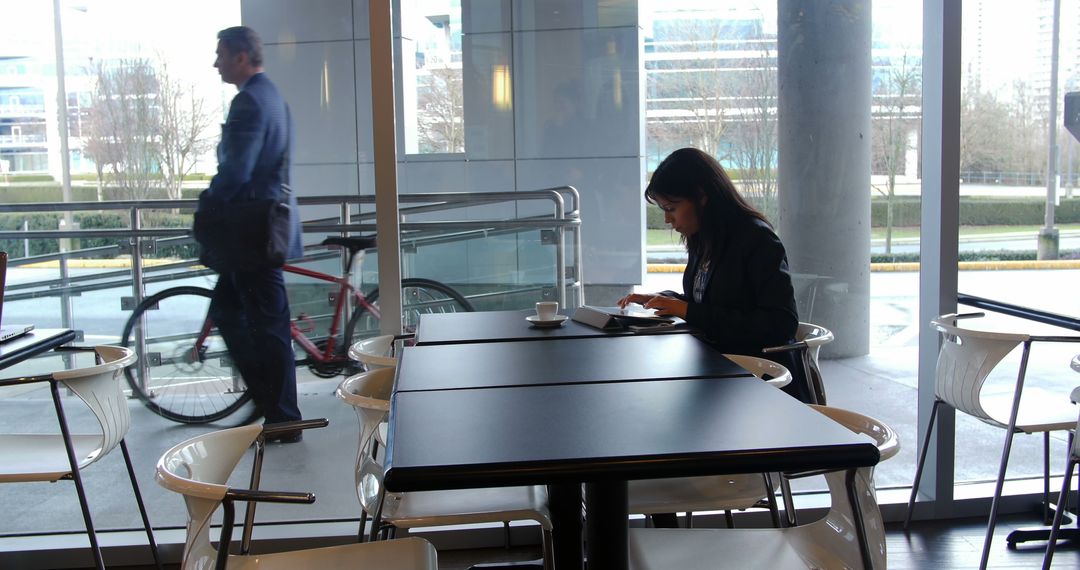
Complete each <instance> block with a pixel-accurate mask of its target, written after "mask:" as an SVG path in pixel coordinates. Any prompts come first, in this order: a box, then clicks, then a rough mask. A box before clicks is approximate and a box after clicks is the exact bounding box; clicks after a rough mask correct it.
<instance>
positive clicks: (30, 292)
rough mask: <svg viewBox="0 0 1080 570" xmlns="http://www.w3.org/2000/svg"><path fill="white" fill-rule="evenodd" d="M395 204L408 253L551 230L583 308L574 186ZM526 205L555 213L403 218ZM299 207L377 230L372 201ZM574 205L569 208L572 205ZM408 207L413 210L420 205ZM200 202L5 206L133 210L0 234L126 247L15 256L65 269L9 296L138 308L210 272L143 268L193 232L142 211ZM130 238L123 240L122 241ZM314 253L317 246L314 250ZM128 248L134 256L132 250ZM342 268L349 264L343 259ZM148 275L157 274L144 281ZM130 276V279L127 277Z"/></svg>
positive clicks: (312, 226)
mask: <svg viewBox="0 0 1080 570" xmlns="http://www.w3.org/2000/svg"><path fill="white" fill-rule="evenodd" d="M398 201H399V203H401V204H406V206H404V207H402V208H401V209H400V215H401V216H402V218H403V222H402V223H401V224H400V228H401V243H402V245H403V246H405V247H410V248H415V247H421V246H424V245H433V244H439V243H447V242H453V241H460V240H465V239H476V238H478V237H486V236H490V235H498V234H504V233H515V232H521V231H531V230H537V229H551V230H553V231H554V236H555V237H554V245H555V246H556V259H555V271H556V274H555V284H556V286H557V295H558V299H559V301H560V302H561V303H562V304H563V305H564V306H566V303H567V297H566V295H567V291H568V290H569V289H573V290H575V291H576V297H577V298H576V302H577V304H579V305H580V304H583V303H584V288H583V286H582V282H581V260H582V245H581V229H580V226H581V217H580V212H579V211H578V208H579V205H580V196H579V194H578V192H577V190H576V189H574V188H573V187H570V186H562V187H556V188H546V189H540V190H530V191H522V192H440V193H417V194H402V195H399V197H398ZM521 201H547V202H550V203H551V204H552V213H551V214H550V215H544V216H534V217H530V218H524V219H516V220H490V221H471V220H470V221H420V222H408V221H404V220H405V219H406V217H408V216H412V215H417V214H431V213H433V212H440V211H449V210H455V209H461V208H467V207H472V206H479V205H489V204H496V203H504V202H521ZM298 203H299V204H300V205H301V206H318V205H336V206H339V212H340V213H339V216H338V218H337V219H333V218H330V219H327V218H323V219H319V220H309V221H305V222H304V223H303V231H304V233H307V234H310V233H319V234H326V233H341V234H350V233H351V234H355V233H362V232H374V231H375V230H376V228H375V224H374V217H375V214H374V213H373V212H363V213H357V212H356V211H354V210H355V206H360V205H372V206H373V205H374V203H375V197H374V196H358V195H336V196H312V197H300V198H298ZM567 203H569V207H567ZM409 204H416V205H415V206H413V205H409ZM197 205H198V200H193V199H186V200H117V201H109V202H66V203H59V202H42V203H18V204H0V213H19V212H35V213H37V212H78V211H103V210H112V211H117V210H126V211H128V212H129V227H128V228H121V229H97V230H83V229H71V230H25V231H0V239H17V240H27V239H63V238H76V239H77V238H112V239H116V240H118V241H121V242H122V243H124V244H125V245H124V246H104V247H94V248H87V249H80V250H72V251H67V252H59V253H51V254H45V255H38V256H32V257H23V258H13V259H10V260H9V266H12V267H15V266H20V265H26V264H30V263H38V262H42V261H59V262H60V265H61V278H60V279H55V280H50V281H48V282H37V283H32V284H19V285H14V284H13V285H10V286H9V287H8V288H7V289H8V292H7V293H8V294H7V295H6V297H7V298H8V300H9V301H15V300H19V299H27V298H34V297H45V296H60V297H62V299H63V302H64V305H65V306H68V305H69V303H70V297H71V296H73V295H78V294H79V293H82V292H85V291H94V290H101V289H109V288H115V287H118V286H123V285H124V283H125V282H128V281H129V279H130V284H131V287H132V292H133V297H134V299H133V303H135V304H137V303H139V302H141V301H142V299H143V298H144V297H145V290H144V284H145V283H153V282H156V281H164V280H168V279H173V278H179V277H184V278H186V277H192V276H198V275H203V274H209V273H211V272H210V271H209V270H206V269H205V268H202V267H201V266H199V264H198V262H197V260H182V261H177V262H174V263H168V264H163V265H159V266H146V265H145V264H144V262H143V245H144V244H145V243H152V244H154V245H156V246H164V245H184V244H187V243H191V241H192V238H191V236H190V234H189V229H188V228H144V227H141V218H142V216H141V215H140V214H141V212H144V211H150V210H194V209H195V207H196V206H197ZM568 231H569V232H572V239H573V241H572V242H571V243H572V245H573V247H572V249H571V250H570V253H571V256H572V259H571V260H570V263H569V265H568V264H567V257H566V254H567V249H566V243H567V242H566V232H568ZM125 240H126V242H125ZM316 247H317V246H316ZM129 248H130V250H129ZM307 249H308V250H309V251H306V252H305V257H304V260H312V259H319V258H326V257H333V256H336V255H338V253H336V252H335V253H329V252H326V251H325V250H321V253H320V252H318V251H313V250H314V249H315V248H314V247H308V248H307ZM126 252H129V253H130V254H131V257H132V264H131V268H130V269H119V270H115V271H107V272H104V273H97V274H94V275H91V276H70V275H68V272H67V265H68V261H69V260H71V259H76V258H85V257H100V256H102V255H118V254H121V253H126ZM343 264H344V261H343ZM147 273H153V274H154V275H150V276H146V274H147ZM129 276H130V278H129ZM485 296H486V295H485ZM69 320H70V313H69V312H68V311H64V324H65V326H68V325H70V322H69Z"/></svg>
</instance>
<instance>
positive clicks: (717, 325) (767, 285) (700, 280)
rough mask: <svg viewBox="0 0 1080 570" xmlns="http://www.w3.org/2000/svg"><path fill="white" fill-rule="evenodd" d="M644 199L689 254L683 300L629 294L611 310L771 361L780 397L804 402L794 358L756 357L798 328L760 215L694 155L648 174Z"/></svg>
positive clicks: (774, 242) (715, 165)
mask: <svg viewBox="0 0 1080 570" xmlns="http://www.w3.org/2000/svg"><path fill="white" fill-rule="evenodd" d="M645 199H646V200H647V201H649V202H650V203H653V204H656V205H657V206H659V207H660V209H661V210H663V211H664V221H665V222H667V223H668V224H670V225H671V227H672V229H674V230H675V231H677V232H679V233H680V234H682V240H683V242H684V243H685V244H686V250H687V253H688V254H689V256H688V260H687V263H686V270H685V272H684V273H683V291H684V292H685V293H684V294H679V293H675V292H673V291H663V292H661V293H655V294H641V293H632V294H630V295H627V296H625V297H623V298H622V299H620V300H619V306H620V307H625V306H626V305H628V304H630V303H638V304H641V305H643V306H644V307H645V308H646V309H656V314H657V315H670V316H676V317H680V318H682V319H685V320H686V322H687V323H688V324H689V325H690V326H691V327H693V328H696V329H698V330H700V331H702V332H703V333H704V334H705V337H706V339H707V340H708V341H709V342H711V343H712V344H714V345H715V346H717V347H718V348H719V349H720V350H722V351H724V352H727V353H732V354H748V355H755V356H765V357H766V358H769V359H771V360H775V361H777V362H779V363H780V364H783V365H784V366H786V367H788V369H789V370H791V371H792V374H793V375H795V378H794V380H795V381H793V382H792V383H791V384H789V385H788V386H787V387H785V389H784V390H785V391H786V392H788V393H789V394H791V395H792V396H795V397H796V398H798V399H800V400H802V401H804V402H807V401H809V398H810V392H809V389H808V386H807V383H806V381H805V379H804V378H800V376H802V374H799V372H800V371H801V368H800V367H799V366H797V365H796V362H795V358H794V356H793V355H792V354H791V353H773V354H768V355H763V354H762V353H761V350H762V349H763V348H766V347H770V346H781V345H785V344H789V343H791V342H793V341H794V336H795V330H796V329H797V328H798V326H799V317H798V314H797V312H796V309H795V292H794V289H793V288H792V285H791V275H790V274H789V273H788V263H787V254H786V253H785V252H784V245H783V244H782V243H780V238H778V237H777V236H776V233H774V232H773V230H772V226H771V225H770V224H769V221H768V220H767V219H766V218H765V215H764V214H762V213H761V212H759V211H757V210H756V209H755V208H754V207H753V206H751V205H750V204H749V203H748V202H747V201H746V200H745V199H744V198H743V197H742V196H741V195H739V192H738V190H736V189H735V184H734V183H732V181H731V178H730V177H729V176H728V174H727V172H725V171H724V168H723V167H722V166H720V163H719V162H718V161H717V160H716V159H715V158H713V157H712V156H710V155H708V154H706V153H704V152H702V151H700V150H698V149H696V148H683V149H679V150H677V151H675V152H673V153H671V154H670V155H668V157H667V158H665V159H664V161H663V162H661V163H660V166H658V167H657V168H656V171H655V172H653V176H652V180H650V181H649V185H648V187H646V188H645ZM800 380H801V381H800Z"/></svg>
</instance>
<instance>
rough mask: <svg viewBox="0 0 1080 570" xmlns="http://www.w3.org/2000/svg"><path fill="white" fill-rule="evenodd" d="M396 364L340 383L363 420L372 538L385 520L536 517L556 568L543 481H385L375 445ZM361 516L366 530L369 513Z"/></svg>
mask: <svg viewBox="0 0 1080 570" xmlns="http://www.w3.org/2000/svg"><path fill="white" fill-rule="evenodd" d="M394 372H395V370H394V369H393V368H380V369H376V370H371V371H369V372H362V373H360V374H357V375H355V376H351V377H349V378H348V379H346V380H345V381H344V382H342V383H341V386H340V387H338V390H337V396H338V398H341V399H342V400H343V401H344V402H345V403H347V404H349V405H351V406H352V407H353V409H354V410H355V411H356V415H357V418H358V420H359V422H360V440H359V442H360V443H359V447H358V451H357V457H356V494H357V497H358V498H359V499H360V506H361V508H362V509H363V512H364V515H367V516H370V517H371V520H372V529H371V540H374V539H375V538H376V536H377V534H378V532H379V530H380V524H381V523H383V522H385V523H389V524H390V525H392V527H393V528H415V527H425V526H440V525H457V524H475V523H486V522H503V523H506V522H507V521H515V520H533V521H536V522H537V523H538V524H539V525H540V528H541V530H542V532H543V536H542V539H543V545H544V563H545V567H547V568H551V564H550V560H551V552H550V548H551V515H550V513H549V512H548V507H547V488H546V487H544V486H540V485H537V486H528V487H499V488H491V489H461V490H454V491H421V492H411V493H390V492H387V491H386V489H385V488H384V487H383V471H384V470H383V464H382V461H381V459H379V458H378V457H377V456H376V455H375V454H374V453H373V450H374V448H375V446H374V445H373V441H372V440H373V439H375V434H376V433H377V431H378V426H379V424H380V423H382V422H383V421H385V420H386V416H387V413H388V410H389V409H390V401H389V400H390V394H391V392H392V390H393V382H394ZM364 515H362V516H361V519H360V537H361V538H362V537H363V535H364V526H365V522H366V516H364Z"/></svg>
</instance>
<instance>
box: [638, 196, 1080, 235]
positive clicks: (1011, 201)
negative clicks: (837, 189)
mask: <svg viewBox="0 0 1080 570" xmlns="http://www.w3.org/2000/svg"><path fill="white" fill-rule="evenodd" d="M887 205H888V204H887V202H886V201H885V199H884V198H878V197H875V198H872V199H871V200H870V224H871V227H875V228H883V227H885V218H886V207H887ZM921 206H922V204H921V202H920V201H919V198H918V197H915V196H903V197H899V198H894V202H893V227H913V226H919V225H920V223H921V221H920V216H921ZM1045 214H1046V200H1045V199H1043V198H983V197H975V198H969V197H961V198H960V225H961V226H1038V225H1042V223H1043V218H1044V216H1045ZM1054 220H1055V222H1056V223H1059V224H1075V223H1080V198H1071V199H1064V198H1063V199H1062V200H1061V203H1060V204H1058V206H1057V207H1056V208H1055V210H1054ZM646 227H647V228H649V229H665V228H667V224H665V223H664V212H663V211H661V210H660V208H658V207H656V206H655V205H653V204H649V205H648V206H647V207H646Z"/></svg>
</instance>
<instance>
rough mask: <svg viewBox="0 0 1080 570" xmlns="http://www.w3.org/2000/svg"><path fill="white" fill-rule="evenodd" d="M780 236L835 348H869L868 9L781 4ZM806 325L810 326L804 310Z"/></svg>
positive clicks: (862, 4)
mask: <svg viewBox="0 0 1080 570" xmlns="http://www.w3.org/2000/svg"><path fill="white" fill-rule="evenodd" d="M777 19H778V28H777V29H778V49H777V55H778V76H779V77H778V78H779V86H780V90H779V99H778V109H779V141H778V147H779V204H780V219H779V224H778V229H779V231H780V237H781V239H783V241H784V245H785V246H786V247H787V252H788V261H789V262H790V264H791V270H792V272H793V273H796V274H798V275H796V280H797V281H798V280H803V279H811V280H816V282H817V284H818V286H817V294H816V297H815V299H814V305H813V314H812V315H809V318H811V319H812V320H813V321H814V322H815V323H816V324H820V325H822V326H825V327H828V328H829V329H831V330H832V331H833V333H834V334H835V335H836V340H835V341H834V342H833V343H831V344H829V345H826V346H825V348H824V353H825V355H826V356H833V357H842V356H856V355H862V354H866V353H868V352H869V346H870V0H820V1H816V2H803V1H801V0H779V3H778V16H777ZM799 310H800V312H801V313H803V314H802V315H801V318H803V319H804V320H805V319H806V318H807V317H808V316H807V315H806V314H805V311H806V308H805V307H799Z"/></svg>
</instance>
